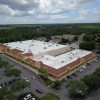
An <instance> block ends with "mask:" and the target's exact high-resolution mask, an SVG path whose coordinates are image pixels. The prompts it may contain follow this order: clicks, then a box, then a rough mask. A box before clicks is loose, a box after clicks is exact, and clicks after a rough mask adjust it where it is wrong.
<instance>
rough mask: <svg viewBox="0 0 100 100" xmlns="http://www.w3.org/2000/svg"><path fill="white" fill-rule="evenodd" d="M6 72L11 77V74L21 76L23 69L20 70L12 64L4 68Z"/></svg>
mask: <svg viewBox="0 0 100 100" xmlns="http://www.w3.org/2000/svg"><path fill="white" fill-rule="evenodd" d="M4 72H5V75H6V76H9V77H11V76H14V77H19V76H20V74H21V71H20V70H19V69H16V68H12V66H10V67H7V68H6V69H5V70H4Z"/></svg>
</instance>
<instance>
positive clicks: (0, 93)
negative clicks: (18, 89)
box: [0, 88, 17, 100]
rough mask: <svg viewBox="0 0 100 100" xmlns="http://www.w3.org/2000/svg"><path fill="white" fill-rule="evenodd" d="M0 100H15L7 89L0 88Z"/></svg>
mask: <svg viewBox="0 0 100 100" xmlns="http://www.w3.org/2000/svg"><path fill="white" fill-rule="evenodd" d="M0 100H17V99H16V96H15V95H14V94H13V93H12V92H11V91H10V90H9V89H8V88H0Z"/></svg>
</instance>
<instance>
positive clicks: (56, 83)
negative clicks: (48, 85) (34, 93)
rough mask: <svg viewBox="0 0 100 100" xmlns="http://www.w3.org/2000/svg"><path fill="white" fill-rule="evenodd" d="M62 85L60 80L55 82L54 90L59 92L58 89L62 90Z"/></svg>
mask: <svg viewBox="0 0 100 100" xmlns="http://www.w3.org/2000/svg"><path fill="white" fill-rule="evenodd" d="M60 85H61V82H60V81H58V80H56V81H55V82H54V84H53V88H54V89H56V90H58V89H59V88H60Z"/></svg>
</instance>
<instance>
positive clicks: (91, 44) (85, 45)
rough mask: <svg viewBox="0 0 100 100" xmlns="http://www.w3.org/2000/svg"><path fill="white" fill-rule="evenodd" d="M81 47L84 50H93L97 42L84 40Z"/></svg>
mask: <svg viewBox="0 0 100 100" xmlns="http://www.w3.org/2000/svg"><path fill="white" fill-rule="evenodd" d="M79 47H80V49H84V50H93V49H95V42H82V43H80V45H79Z"/></svg>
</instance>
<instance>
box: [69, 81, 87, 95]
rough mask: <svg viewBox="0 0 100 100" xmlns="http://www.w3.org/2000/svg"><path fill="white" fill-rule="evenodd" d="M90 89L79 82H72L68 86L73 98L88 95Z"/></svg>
mask: <svg viewBox="0 0 100 100" xmlns="http://www.w3.org/2000/svg"><path fill="white" fill-rule="evenodd" d="M87 90H88V87H87V86H86V85H85V84H84V83H83V82H82V81H78V80H72V81H70V82H69V84H68V91H69V94H70V96H72V97H82V96H85V95H86V94H87Z"/></svg>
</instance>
